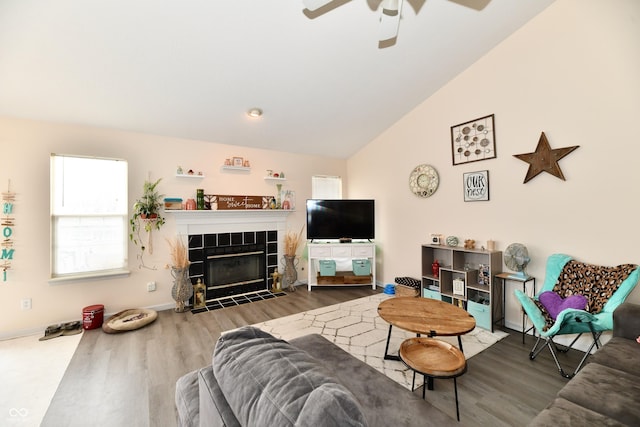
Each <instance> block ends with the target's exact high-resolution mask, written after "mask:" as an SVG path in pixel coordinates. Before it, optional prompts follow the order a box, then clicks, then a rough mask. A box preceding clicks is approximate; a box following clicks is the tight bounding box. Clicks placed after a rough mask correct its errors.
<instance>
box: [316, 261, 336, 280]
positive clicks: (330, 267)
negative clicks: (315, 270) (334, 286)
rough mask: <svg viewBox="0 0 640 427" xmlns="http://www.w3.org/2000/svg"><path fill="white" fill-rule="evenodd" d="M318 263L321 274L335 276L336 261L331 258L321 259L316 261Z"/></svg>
mask: <svg viewBox="0 0 640 427" xmlns="http://www.w3.org/2000/svg"><path fill="white" fill-rule="evenodd" d="M318 263H319V264H320V269H319V272H320V275H321V276H335V275H336V262H335V261H334V260H332V259H321V260H319V261H318Z"/></svg>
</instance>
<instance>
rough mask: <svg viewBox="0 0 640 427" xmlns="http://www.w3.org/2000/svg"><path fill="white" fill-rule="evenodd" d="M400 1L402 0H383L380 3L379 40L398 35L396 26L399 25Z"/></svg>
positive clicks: (389, 38)
mask: <svg viewBox="0 0 640 427" xmlns="http://www.w3.org/2000/svg"><path fill="white" fill-rule="evenodd" d="M402 3H403V1H402V0H385V1H384V2H383V3H382V13H381V14H380V37H379V41H381V42H383V41H386V40H392V39H394V38H396V37H398V27H399V26H400V14H401V13H402Z"/></svg>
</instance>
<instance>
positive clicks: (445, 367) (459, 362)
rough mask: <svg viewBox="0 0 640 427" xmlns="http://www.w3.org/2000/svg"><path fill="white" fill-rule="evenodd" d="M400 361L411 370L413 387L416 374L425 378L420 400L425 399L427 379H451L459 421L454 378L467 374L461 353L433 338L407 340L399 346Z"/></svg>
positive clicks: (456, 387)
mask: <svg viewBox="0 0 640 427" xmlns="http://www.w3.org/2000/svg"><path fill="white" fill-rule="evenodd" d="M399 354H400V360H402V361H403V362H404V364H405V365H407V366H408V367H409V368H410V369H412V370H413V384H411V391H413V387H414V386H415V381H416V372H417V373H419V374H422V375H423V377H424V378H425V381H424V382H425V385H423V386H422V398H423V399H424V398H425V390H426V389H427V387H426V383H427V381H426V380H427V378H429V379H430V380H433V379H434V378H453V387H454V391H455V396H456V417H457V418H458V421H460V411H459V409H458V383H457V381H456V378H457V377H459V376H460V375H462V374H464V373H465V372H467V361H466V359H465V357H464V354H462V351H460V350H459V349H457V348H456V347H455V346H453V345H451V344H449V343H448V342H444V341H440V340H437V339H433V338H424V337H422V338H409V339H407V340H405V341H403V342H402V344H401V345H400V351H399Z"/></svg>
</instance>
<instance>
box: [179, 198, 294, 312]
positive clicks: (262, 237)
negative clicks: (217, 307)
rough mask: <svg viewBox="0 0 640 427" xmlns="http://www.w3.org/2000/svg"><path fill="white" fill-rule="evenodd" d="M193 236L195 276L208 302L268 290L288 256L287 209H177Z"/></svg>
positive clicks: (190, 239) (187, 232)
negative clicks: (285, 248) (285, 249)
mask: <svg viewBox="0 0 640 427" xmlns="http://www.w3.org/2000/svg"><path fill="white" fill-rule="evenodd" d="M173 214H174V215H175V218H176V228H177V232H178V234H179V235H181V236H187V238H188V247H189V261H190V262H191V265H190V268H189V276H190V278H191V281H192V283H196V281H197V280H198V279H201V280H202V282H203V283H204V284H205V286H206V300H207V301H212V300H216V299H219V298H224V297H228V296H233V295H239V294H246V293H249V292H256V291H264V290H267V289H270V288H271V273H273V271H274V269H275V268H278V260H279V259H280V258H281V257H282V248H283V236H284V234H285V227H286V217H287V215H288V214H289V212H287V211H277V210H264V211H258V210H255V211H253V210H251V211H250V210H247V211H174V212H173Z"/></svg>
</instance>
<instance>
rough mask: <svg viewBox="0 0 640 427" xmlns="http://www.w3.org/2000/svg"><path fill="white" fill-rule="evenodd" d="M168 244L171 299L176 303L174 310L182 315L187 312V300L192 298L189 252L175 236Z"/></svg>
mask: <svg viewBox="0 0 640 427" xmlns="http://www.w3.org/2000/svg"><path fill="white" fill-rule="evenodd" d="M168 242H169V249H170V251H169V252H170V255H171V276H172V277H173V287H172V288H171V297H172V298H173V299H174V300H175V301H176V308H175V309H174V310H175V311H176V312H178V313H183V312H185V311H188V310H189V309H188V307H187V306H188V303H189V299H190V298H191V297H192V296H193V284H192V283H191V279H189V264H190V263H189V251H188V250H187V245H185V243H184V240H182V238H181V237H180V236H176V237H175V238H174V239H173V240H169V241H168Z"/></svg>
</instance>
